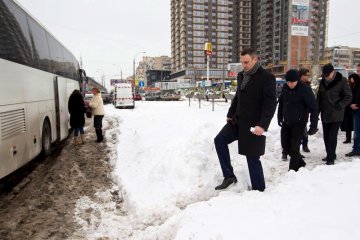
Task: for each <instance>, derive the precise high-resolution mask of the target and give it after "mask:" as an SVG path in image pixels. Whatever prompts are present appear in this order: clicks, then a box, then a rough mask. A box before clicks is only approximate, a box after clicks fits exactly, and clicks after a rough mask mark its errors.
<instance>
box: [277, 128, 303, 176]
mask: <svg viewBox="0 0 360 240" xmlns="http://www.w3.org/2000/svg"><path fill="white" fill-rule="evenodd" d="M305 126H306V124H294V125H293V126H291V127H290V126H288V125H286V124H285V123H284V125H283V126H282V128H281V133H280V134H281V146H282V148H283V151H284V152H286V153H287V154H289V155H290V163H289V170H294V171H297V170H299V167H300V161H301V154H300V144H301V140H302V138H303V136H304V129H305Z"/></svg>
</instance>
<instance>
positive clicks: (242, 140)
mask: <svg viewBox="0 0 360 240" xmlns="http://www.w3.org/2000/svg"><path fill="white" fill-rule="evenodd" d="M240 61H241V63H242V65H243V69H244V70H243V71H242V72H240V73H239V74H238V76H237V82H238V85H237V86H238V87H237V90H236V94H235V97H234V99H233V101H232V103H231V106H230V108H229V111H228V114H227V124H226V125H225V126H224V127H223V128H222V130H221V131H220V132H219V134H218V135H217V136H216V137H215V139H214V142H215V148H216V152H217V155H218V158H219V161H220V165H221V170H222V173H223V176H224V180H223V182H222V183H221V184H220V185H219V186H217V187H216V188H215V189H216V190H221V189H225V188H227V187H228V186H229V185H231V184H233V183H236V182H237V178H236V176H235V174H234V171H233V167H232V165H231V161H230V153H229V149H228V144H230V143H232V142H234V141H235V140H238V153H239V154H241V155H245V156H246V159H247V163H248V168H249V173H250V180H251V185H252V189H253V190H259V191H264V190H265V179H264V174H263V169H262V165H261V161H260V156H261V155H263V154H264V153H265V141H266V138H265V136H264V135H263V133H264V131H266V130H267V128H268V127H269V125H270V122H271V119H272V117H273V116H274V113H275V109H276V81H275V77H274V76H273V75H272V74H271V73H269V72H268V71H266V70H265V69H263V68H262V67H261V66H260V64H259V62H258V56H257V54H256V51H255V50H254V49H245V50H243V51H242V52H241V56H240ZM251 128H253V129H252V131H251Z"/></svg>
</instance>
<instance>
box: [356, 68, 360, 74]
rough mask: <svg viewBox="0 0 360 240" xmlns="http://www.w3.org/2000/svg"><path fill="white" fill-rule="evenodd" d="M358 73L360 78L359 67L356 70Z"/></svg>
mask: <svg viewBox="0 0 360 240" xmlns="http://www.w3.org/2000/svg"><path fill="white" fill-rule="evenodd" d="M356 73H357V75H359V76H360V67H359V66H358V67H357V68H356Z"/></svg>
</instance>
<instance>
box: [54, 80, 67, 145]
mask: <svg viewBox="0 0 360 240" xmlns="http://www.w3.org/2000/svg"><path fill="white" fill-rule="evenodd" d="M54 81H55V82H54V88H55V89H54V90H55V94H54V95H55V111H56V140H58V141H61V140H64V139H65V138H67V136H68V134H69V114H68V108H67V105H68V95H67V85H66V79H65V78H63V77H60V76H57V77H55V80H54Z"/></svg>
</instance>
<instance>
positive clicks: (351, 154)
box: [345, 151, 360, 157]
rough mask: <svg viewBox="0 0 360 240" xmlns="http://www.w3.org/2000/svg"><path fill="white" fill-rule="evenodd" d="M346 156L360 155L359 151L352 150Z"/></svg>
mask: <svg viewBox="0 0 360 240" xmlns="http://www.w3.org/2000/svg"><path fill="white" fill-rule="evenodd" d="M345 156H346V157H354V156H360V153H359V152H355V151H351V152H349V153H347V154H345Z"/></svg>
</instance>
